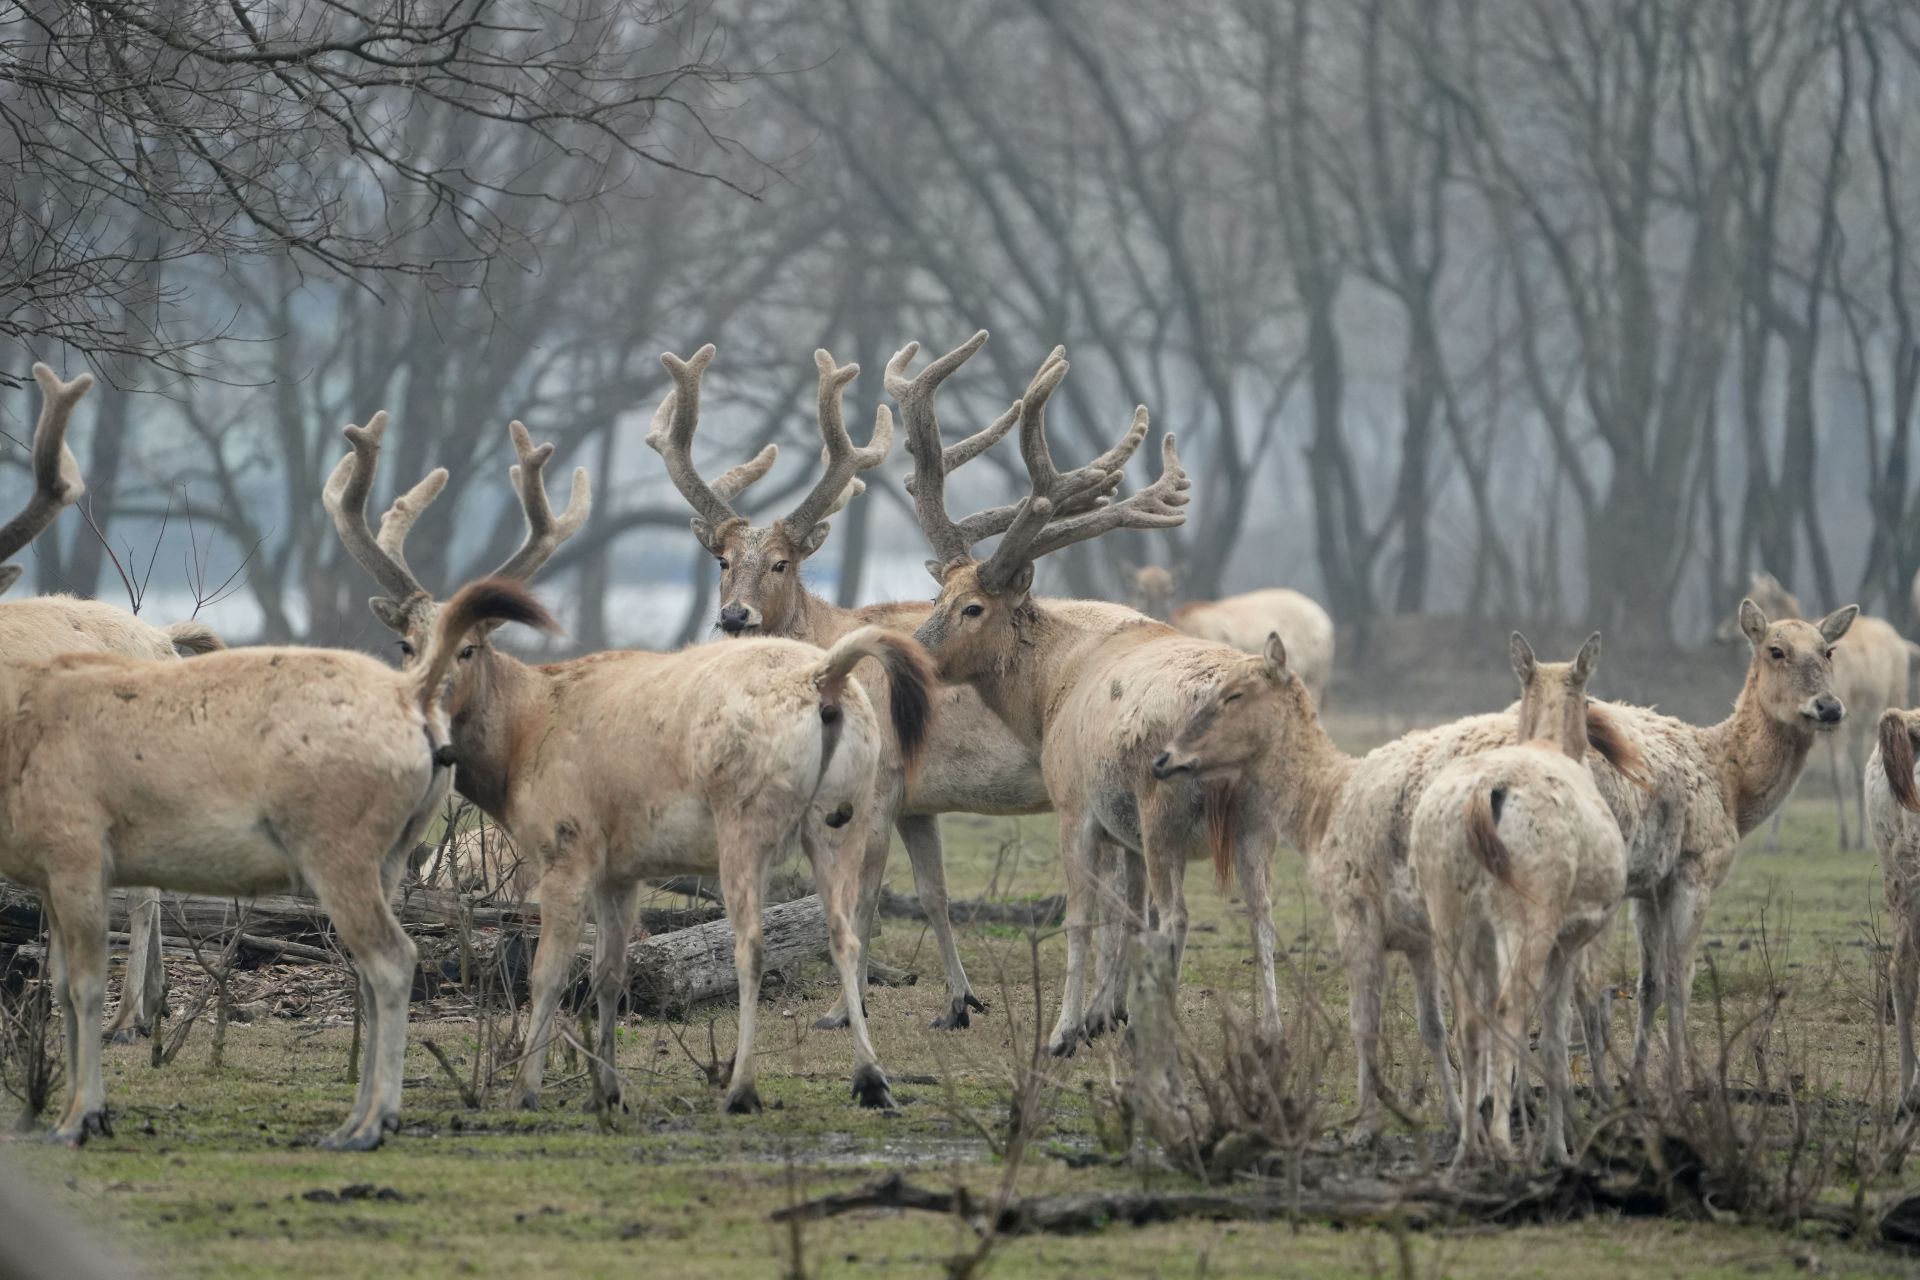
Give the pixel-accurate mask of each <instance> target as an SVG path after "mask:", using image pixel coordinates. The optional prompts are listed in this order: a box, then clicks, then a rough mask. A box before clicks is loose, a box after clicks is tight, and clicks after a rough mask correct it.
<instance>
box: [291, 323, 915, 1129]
mask: <svg viewBox="0 0 1920 1280" xmlns="http://www.w3.org/2000/svg"><path fill="white" fill-rule="evenodd" d="M663 361H664V363H665V364H666V366H667V369H668V372H669V373H670V374H671V375H672V377H673V379H674V383H675V388H676V392H675V394H679V395H682V396H684V399H683V400H682V401H681V403H682V404H684V405H685V406H686V407H687V409H688V410H689V411H691V412H697V409H698V394H699V375H698V372H697V371H696V370H695V369H693V368H692V367H691V366H689V365H688V364H685V363H683V362H681V361H680V360H679V359H677V358H676V357H674V356H671V355H669V356H665V357H663ZM385 430H386V417H385V415H384V414H381V415H378V416H376V417H375V418H374V419H373V420H372V421H371V422H370V423H368V425H367V426H366V427H365V428H364V429H363V428H360V427H349V428H348V429H347V433H346V434H347V441H348V443H349V445H350V446H351V451H350V452H349V453H348V454H347V456H346V457H344V458H342V459H341V461H340V464H339V465H338V466H337V467H336V468H335V470H334V472H333V475H332V476H331V477H330V478H329V479H328V481H327V487H326V494H325V498H326V506H327V510H328V511H329V512H330V513H331V514H332V516H333V521H334V527H335V528H336V529H337V530H338V532H339V534H340V537H341V539H342V540H343V541H344V542H345V544H346V546H347V550H348V552H349V553H350V554H351V555H352V556H353V558H354V559H355V560H356V561H358V562H359V564H360V566H361V567H362V568H363V569H365V570H366V571H367V572H368V573H369V574H370V575H371V576H372V577H373V579H374V581H375V582H377V583H378V584H379V585H380V587H381V589H382V590H383V591H384V592H385V594H384V595H382V596H378V597H375V598H374V600H373V601H372V602H371V603H372V608H373V612H374V615H375V616H376V617H377V618H379V619H380V620H381V621H382V622H383V623H385V624H386V625H387V626H388V627H390V628H392V629H393V630H395V631H397V632H399V633H400V635H401V637H402V640H403V646H404V648H405V651H406V652H407V653H408V654H409V657H408V663H409V667H410V668H411V666H413V665H415V664H417V663H418V662H419V661H420V659H419V657H418V656H417V655H416V654H415V653H414V650H416V649H417V648H418V645H419V638H420V637H421V636H423V635H426V634H428V633H430V632H431V631H432V630H433V629H434V627H435V625H436V624H435V618H436V616H437V615H438V613H439V608H440V607H439V606H438V605H436V604H435V603H434V601H433V597H432V596H431V594H429V593H428V591H427V590H426V589H425V588H424V587H423V586H421V584H420V581H419V579H418V578H416V577H415V576H414V574H413V571H412V570H411V569H410V568H409V567H408V565H407V562H406V556H405V544H406V538H407V534H408V533H409V532H410V531H411V529H412V528H413V525H414V522H415V521H416V520H418V519H419V516H420V513H421V512H422V511H423V510H424V509H425V508H426V506H427V504H429V503H430V502H432V500H433V499H434V498H435V497H436V496H437V495H438V494H439V492H440V490H441V489H442V488H443V487H444V486H445V484H446V480H447V473H446V472H445V471H444V470H436V471H434V472H432V473H431V474H429V475H428V476H427V477H426V478H425V479H424V480H422V481H421V482H420V483H419V484H418V485H416V486H414V488H413V489H411V490H409V491H408V492H406V493H404V494H401V495H400V496H399V497H398V498H396V499H395V500H394V503H393V505H392V507H391V508H390V509H389V510H388V512H387V514H386V515H385V516H384V517H383V518H382V519H381V521H380V529H379V533H378V534H377V535H376V534H375V533H374V532H373V531H372V530H371V529H370V528H369V527H368V525H367V519H366V511H367V499H368V497H369V495H370V493H371V491H372V486H373V475H374V470H375V467H376V465H377V462H378V457H379V449H380V441H381V437H382V435H383V434H384V432H385ZM509 432H510V435H511V437H512V440H513V444H514V448H515V450H516V452H517V453H518V456H519V459H520V461H519V463H518V464H517V465H516V466H515V467H514V468H513V469H512V480H513V485H514V489H515V492H516V493H517V494H518V496H519V499H520V503H521V505H522V507H523V508H524V510H525V512H526V518H527V536H526V540H525V542H524V543H523V544H522V546H521V547H520V549H519V550H518V551H516V552H515V553H514V554H513V555H512V556H511V557H510V558H509V559H508V560H507V562H506V563H505V564H504V565H502V566H501V568H500V570H499V574H500V576H502V577H505V578H511V579H524V578H530V577H531V576H532V575H533V574H535V573H536V572H538V570H539V569H540V567H541V566H542V565H544V564H545V563H546V562H547V560H548V559H549V558H550V557H551V556H552V555H553V553H554V551H555V550H557V549H558V548H559V546H560V545H561V543H563V542H564V541H565V540H566V539H567V538H569V537H571V536H572V535H573V534H574V533H576V532H578V530H579V529H580V527H581V525H582V524H584V523H585V520H586V517H587V512H588V509H589V507H590V502H591V500H590V490H589V483H588V479H587V474H586V470H585V469H584V468H581V469H578V470H576V471H575V472H574V480H573V492H572V496H571V499H570V500H569V502H568V505H567V507H566V509H565V510H564V511H562V512H561V513H559V514H558V515H556V514H555V513H554V511H553V509H552V507H551V506H550V505H549V503H548V500H547V494H546V486H545V481H544V479H543V476H544V469H545V466H546V463H547V460H548V459H549V458H550V457H551V456H552V453H553V446H552V445H550V444H543V445H541V446H539V447H538V448H536V447H534V445H533V443H532V440H531V438H530V437H529V436H528V434H527V430H526V428H525V427H524V426H522V425H521V424H520V423H518V422H515V423H513V424H511V426H510V428H509ZM863 658H873V659H876V660H877V661H879V662H880V663H881V664H882V665H883V666H884V667H885V668H886V670H887V672H888V676H889V681H890V686H889V692H890V695H891V697H890V714H891V718H892V724H893V731H894V734H895V735H896V740H897V741H898V742H899V744H900V750H901V755H902V757H903V760H904V762H905V764H906V766H907V768H908V769H909V770H910V769H911V768H912V766H913V764H914V762H915V761H916V758H917V756H918V753H919V748H920V745H921V742H922V739H923V737H924V734H925V730H926V726H927V724H928V722H929V721H930V719H931V717H932V715H933V708H932V704H931V688H930V686H931V681H932V673H931V668H930V665H929V664H928V662H927V659H926V657H925V655H924V654H923V653H921V651H920V649H919V647H918V646H917V645H915V644H914V643H913V642H912V641H911V640H908V639H906V638H905V637H902V636H897V635H892V634H889V633H886V632H883V631H880V630H879V629H877V628H865V629H862V630H859V631H855V632H853V633H851V634H849V635H847V636H846V637H844V638H842V639H841V640H840V641H839V642H838V643H836V644H835V645H834V647H833V648H832V649H831V650H825V651H823V650H821V649H819V648H817V647H815V646H812V645H805V644H800V643H797V642H795V641H791V640H756V641H742V642H740V643H738V644H729V645H707V646H703V647H698V648H693V649H687V650H683V651H681V652H678V653H647V652H641V651H619V652H608V653H596V654H589V655H588V656H586V657H583V658H576V659H574V660H572V661H570V662H557V663H549V664H546V665H541V666H534V665H531V664H528V663H524V662H521V661H520V660H518V659H516V658H514V657H511V656H510V655H508V654H505V653H503V652H501V651H499V650H498V649H496V648H494V646H493V644H492V643H491V640H490V637H489V635H488V633H487V631H486V630H485V629H476V630H474V631H473V632H472V633H470V634H469V635H468V636H467V637H466V643H465V644H464V645H463V646H462V647H461V648H460V650H459V660H458V662H457V664H456V671H455V677H454V682H453V690H452V693H451V694H450V695H449V701H448V706H449V708H450V712H451V715H452V734H453V739H452V741H453V747H454V753H455V756H456V758H457V759H458V761H459V769H458V773H457V776H456V780H455V786H456V788H457V789H458V791H459V792H460V794H461V795H463V796H465V797H466V798H467V799H468V800H470V801H471V802H472V803H474V804H475V805H477V806H478V807H479V808H480V809H481V810H483V811H484V812H485V813H487V815H488V816H490V817H491V818H493V820H494V821H495V822H497V823H498V824H499V825H500V826H501V828H502V829H503V830H505V831H506V832H507V834H508V835H509V836H510V837H511V839H512V840H513V843H514V846H515V848H516V849H517V850H518V851H519V853H520V856H521V857H522V858H525V859H527V860H528V861H529V862H530V863H531V864H532V865H533V866H534V867H535V868H536V869H537V871H538V873H539V875H540V911H541V929H540V942H539V946H538V947H537V949H536V950H535V953H534V961H533V973H532V977H531V983H530V985H531V988H532V1009H531V1013H530V1016H529V1018H528V1026H527V1048H526V1053H525V1056H524V1057H523V1059H522V1061H521V1065H520V1070H519V1075H518V1078H517V1079H516V1081H515V1084H514V1094H513V1096H514V1099H515V1101H516V1102H517V1103H518V1104H519V1105H520V1106H522V1107H534V1106H536V1105H538V1100H539V1089H540V1083H541V1077H542V1074H543V1071H544V1066H545V1059H546V1051H547V1048H548V1046H549V1044H550V1042H551V1039H552V1036H553V1022H554V1014H555V1012H556V1010H557V1008H558V1005H559V1000H560V996H561V993H562V990H563V988H564V986H565V979H566V976H567V972H568V967H569V966H570V964H571V963H572V960H573V956H574V953H575V949H576V947H577V946H578V945H579V942H580V938H581V934H582V932H583V926H584V924H585V922H586V919H587V916H588V914H589V911H591V914H592V915H593V917H594V919H595V921H596V924H597V926H598V927H597V930H596V941H595V957H594V965H593V975H592V988H593V993H594V999H595V1001H596V1003H597V1005H598V1012H599V1036H598V1039H597V1044H596V1054H597V1056H596V1061H595V1063H594V1067H593V1069H594V1070H595V1071H596V1072H597V1073H598V1083H599V1086H600V1089H601V1091H602V1095H603V1096H604V1097H605V1098H606V1099H607V1100H608V1101H609V1103H611V1104H614V1105H618V1103H619V1100H620V1080H619V1076H618V1074H617V1073H616V1070H615V1066H616V1064H615V1060H614V1049H615V1043H616V1035H615V1020H616V1016H617V1013H618V1007H619V1002H620V999H621V998H622V996H623V995H624V993H625V990H626V971H627V940H628V938H629V936H630V935H631V934H632V931H633V922H634V918H635V914H636V912H637V910H638V907H639V902H640V894H641V890H642V888H643V887H644V884H645V882H646V881H647V880H649V879H653V878H657V877H662V876H670V875H676V874H694V875H715V874H717V875H718V877H719V880H720V884H721V891H722V893H723V894H724V896H725V900H726V908H727V918H728V920H729V921H730V922H731V923H732V925H733V930H734V963H735V967H736V971H737V974H738V978H739V986H740V1014H739V1036H738V1045H737V1048H736V1050H735V1055H734V1062H733V1071H732V1079H731V1081H730V1084H729V1087H728V1091H727V1097H726V1108H727V1110H728V1111H732V1112H749V1111H756V1110H758V1109H759V1107H760V1097H759V1093H758V1090H757V1089H756V1088H755V1085H754V1072H755V1065H756V1062H755V1056H754V1052H753V1050H754V1037H755V1030H756V1026H757V1019H758V1010H759V996H760V982H761V976H762V941H761V920H760V903H761V898H762V895H763V892H764V888H765V884H766V877H767V872H768V869H769V868H770V867H771V866H773V865H774V864H775V863H777V862H778V861H780V860H782V859H784V858H786V857H789V856H792V855H793V854H795V853H797V852H799V851H801V850H804V851H805V853H806V855H807V857H808V858H809V860H810V861H811V863H812V867H813V872H814V878H815V882H816V883H817V884H818V885H819V888H820V896H821V899H822V901H823V903H824V904H825V907H826V914H827V921H828V934H829V943H830V946H831V949H832V953H833V961H834V966H835V968H836V969H837V970H838V972H839V976H840V979H841V990H842V993H843V994H844V995H845V996H847V997H848V1001H847V1004H848V1016H849V1022H850V1025H851V1027H852V1029H853V1040H854V1075H853V1088H854V1093H855V1096H856V1097H857V1098H858V1099H859V1100H860V1102H861V1103H862V1104H863V1105H866V1106H873V1107H885V1106H890V1105H891V1102H892V1098H891V1095H890V1093H889V1092H888V1088H887V1080H886V1073H885V1072H884V1071H883V1070H882V1069H881V1067H880V1063H879V1060H878V1058H877V1056H876V1055H875V1053H874V1050H873V1044H872V1040H871V1038H870V1037H869V1035H868V1031H867V1023H866V1017H865V1012H864V1010H863V1008H862V1006H861V1002H860V999H859V996H858V989H857V987H856V985H855V983H856V981H857V975H858V967H859V961H860V948H859V938H858V936H857V933H856V928H855V912H856V909H857V898H858V892H859V886H860V877H861V866H860V863H861V859H862V857H863V856H864V853H865V849H866V844H867V828H868V823H869V820H870V815H871V813H872V810H873V794H874V789H875V785H876V773H877V771H878V765H879V761H880V757H881V752H882V749H883V748H882V739H883V734H882V730H881V727H880V724H879V720H878V718H877V716H876V715H875V713H874V710H873V707H872V704H871V703H870V702H869V700H868V698H867V696H866V694H865V692H864V691H863V690H862V689H861V687H860V686H859V684H857V683H856V682H854V681H853V680H851V678H850V673H851V671H852V669H853V667H854V666H855V664H857V663H858V662H859V661H860V660H862V659H863Z"/></svg>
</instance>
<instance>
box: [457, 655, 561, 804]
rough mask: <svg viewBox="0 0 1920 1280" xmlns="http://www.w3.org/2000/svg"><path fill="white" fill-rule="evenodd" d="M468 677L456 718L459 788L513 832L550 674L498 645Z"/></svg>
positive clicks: (464, 796) (464, 794)
mask: <svg viewBox="0 0 1920 1280" xmlns="http://www.w3.org/2000/svg"><path fill="white" fill-rule="evenodd" d="M468 679H469V680H470V681H471V685H470V687H469V688H468V689H467V690H466V693H467V696H466V698H465V699H464V700H463V701H462V702H461V705H460V709H459V711H458V712H457V713H456V714H455V715H454V716H453V719H452V731H453V751H454V760H455V768H454V774H453V785H454V790H456V791H458V792H459V793H460V795H461V796H462V797H463V798H465V799H466V800H468V801H470V802H471V803H472V804H473V805H475V806H476V807H477V808H479V809H480V810H481V811H482V812H484V813H485V814H486V815H487V816H488V817H490V818H492V819H493V820H494V821H495V822H497V823H499V824H500V825H501V826H503V827H505V828H506V829H507V830H508V831H509V832H511V831H512V830H513V812H512V809H513V798H514V788H515V786H516V785H517V784H518V783H519V782H520V781H521V778H520V775H521V774H522V773H524V772H525V766H526V754H527V749H528V745H529V744H530V743H532V742H534V741H536V740H537V738H538V736H539V723H540V721H541V720H542V719H543V718H544V713H545V710H546V708H547V705H548V702H549V699H548V691H547V687H546V686H547V680H546V678H545V676H544V674H543V673H542V672H541V671H540V669H538V668H535V667H530V666H528V665H527V664H526V663H524V662H522V661H520V660H519V659H518V658H515V657H511V656H510V655H508V654H504V653H501V652H500V651H499V650H497V649H490V650H487V651H486V653H485V656H484V658H481V659H480V660H479V666H478V667H477V668H476V670H475V671H474V672H473V673H472V675H470V676H469V677H468Z"/></svg>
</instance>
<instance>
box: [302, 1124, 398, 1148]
mask: <svg viewBox="0 0 1920 1280" xmlns="http://www.w3.org/2000/svg"><path fill="white" fill-rule="evenodd" d="M394 1126H395V1127H396V1128H398V1127H399V1118H398V1117H395V1118H394ZM386 1139H387V1122H386V1121H385V1120H382V1121H381V1122H380V1123H379V1124H377V1125H372V1126H362V1127H361V1128H358V1129H345V1130H342V1131H340V1132H339V1133H330V1134H328V1135H327V1136H326V1137H324V1138H322V1139H320V1141H319V1143H318V1144H317V1145H318V1146H319V1148H320V1149H321V1150H322V1151H372V1150H375V1149H376V1148H378V1147H379V1145H380V1144H381V1143H382V1142H385V1141H386Z"/></svg>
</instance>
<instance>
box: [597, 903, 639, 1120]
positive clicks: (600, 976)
mask: <svg viewBox="0 0 1920 1280" xmlns="http://www.w3.org/2000/svg"><path fill="white" fill-rule="evenodd" d="M639 911H640V885H639V883H638V882H635V883H633V884H628V885H623V886H619V887H609V886H607V885H604V884H603V885H602V886H601V887H600V890H599V892H598V893H596V894H595V895H594V926H595V927H594V935H593V995H594V1000H595V1002H596V1003H597V1004H598V1006H599V1012H600V1026H599V1036H598V1038H597V1039H596V1041H595V1042H594V1069H595V1070H596V1071H598V1072H599V1073H600V1097H601V1098H602V1099H603V1100H604V1101H605V1102H606V1105H607V1108H608V1110H610V1111H614V1110H619V1108H620V1073H619V1071H618V1070H617V1069H616V1066H615V1062H614V1050H615V1047H616V1044H617V1041H618V1039H619V1023H620V1001H621V1000H622V999H623V998H624V997H625V996H626V994H627V942H628V940H629V939H631V938H632V937H633V921H634V917H635V916H637V915H638V914H639Z"/></svg>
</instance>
